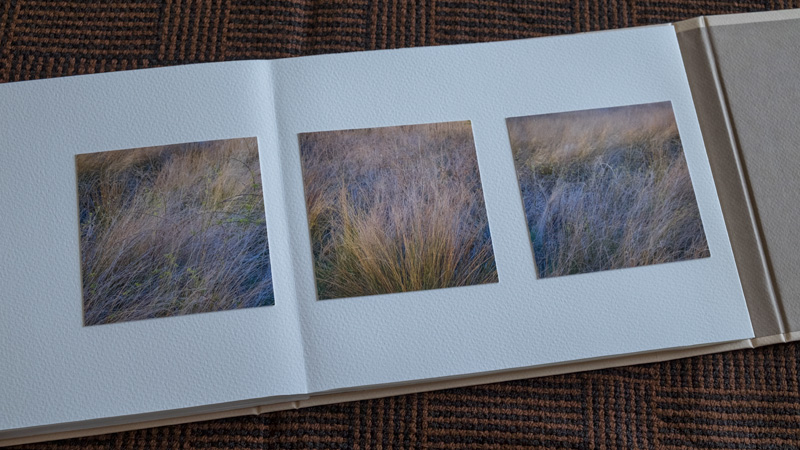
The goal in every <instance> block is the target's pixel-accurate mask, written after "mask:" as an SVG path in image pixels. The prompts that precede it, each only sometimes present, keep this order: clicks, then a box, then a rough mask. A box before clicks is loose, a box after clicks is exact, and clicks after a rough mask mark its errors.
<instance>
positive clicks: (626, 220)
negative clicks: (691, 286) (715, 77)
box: [506, 102, 710, 277]
mask: <svg viewBox="0 0 800 450" xmlns="http://www.w3.org/2000/svg"><path fill="white" fill-rule="evenodd" d="M506 124H507V126H508V133H509V137H510V141H511V149H512V152H513V156H514V165H515V167H516V171H517V177H518V180H519V187H520V191H521V194H522V202H523V206H524V209H525V215H526V218H527V220H528V231H529V233H530V240H531V243H532V246H533V254H534V259H535V260H536V266H537V270H538V272H539V277H554V276H561V275H568V274H576V273H587V272H596V271H600V270H610V269H619V268H626V267H637V266H644V265H650V264H659V263H666V262H672V261H684V260H690V259H695V258H703V257H707V256H709V254H710V253H709V249H708V243H707V242H706V237H705V233H704V232H703V224H702V222H701V220H700V212H699V210H698V207H697V202H696V200H695V195H694V190H693V188H692V181H691V179H690V178H689V170H688V168H687V165H686V160H685V158H684V155H683V147H682V146H681V140H680V136H679V135H678V126H677V124H676V122H675V116H674V115H673V112H672V105H671V104H670V103H669V102H663V103H652V104H645V105H633V106H623V107H616V108H605V109H593V110H586V111H575V112H565V113H557V114H546V115H539V116H525V117H514V118H509V119H506Z"/></svg>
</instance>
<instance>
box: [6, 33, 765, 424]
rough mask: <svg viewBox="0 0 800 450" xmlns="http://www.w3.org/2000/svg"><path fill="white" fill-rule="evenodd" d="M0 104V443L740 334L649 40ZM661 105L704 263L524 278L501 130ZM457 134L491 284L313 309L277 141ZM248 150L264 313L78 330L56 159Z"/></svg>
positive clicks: (682, 123) (65, 191)
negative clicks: (215, 144)
mask: <svg viewBox="0 0 800 450" xmlns="http://www.w3.org/2000/svg"><path fill="white" fill-rule="evenodd" d="M273 81H274V85H273ZM273 95H274V105H273V102H272V100H273ZM0 100H1V101H0V145H2V146H3V148H2V151H0V192H1V193H2V196H0V241H1V242H2V243H3V250H4V251H3V252H2V254H0V267H2V268H3V272H2V273H0V286H2V291H0V379H2V380H3V382H2V383H0V429H10V428H19V427H28V426H35V425H43V424H49V423H58V422H66V421H78V420H85V419H92V418H100V417H110V416H118V415H126V414H136V413H145V412H150V411H158V410H165V409H176V408H184V407H190V406H197V405H203V404H211V403H222V402H230V401H236V400H242V399H249V398H258V397H266V396H272V395H288V394H301V393H304V392H306V391H307V390H310V391H323V390H328V389H336V388H346V387H355V386H362V385H374V384H382V383H388V382H397V381H406V380H414V379H425V378H434V377H442V376H450V375H459V374H468V373H474V372H482V371H492V370H500V369H506V368H513V367H526V366H533V365H538V364H546V363H553V362H561V361H569V360H575V359H583V358H591V357H598V356H607V355H616V354H622V353H631V352H639V351H647V350H654V349H661V348H670V347H678V346H684V345H694V344H701V343H711V342H719V341H726V340H733V339H741V338H748V337H751V336H752V331H751V329H750V323H749V319H748V316H747V310H746V308H745V304H744V301H743V299H742V295H741V289H740V287H739V282H738V278H737V276H736V270H735V267H734V265H733V258H732V254H731V251H730V247H729V244H728V238H727V235H726V232H725V227H724V224H723V222H722V215H721V211H720V209H719V205H718V202H717V200H716V196H715V193H714V185H713V182H712V178H711V173H710V171H709V168H708V163H707V161H706V159H705V156H704V150H703V146H702V141H701V137H700V132H699V129H698V127H697V123H696V118H695V115H694V109H693V107H692V103H691V98H690V95H689V89H688V86H687V83H686V80H685V76H684V74H683V66H682V63H681V59H680V55H679V53H678V46H677V43H676V41H675V34H674V31H673V29H672V28H671V27H669V26H663V27H650V28H645V29H636V30H624V31H615V32H605V33H596V34H591V35H580V36H568V37H560V38H545V39H536V40H526V41H517V42H507V43H494V44H479V45H473V46H455V47H436V48H425V49H411V50H400V51H387V52H370V53H358V54H348V55H334V56H320V57H309V58H296V59H290V60H282V61H274V62H272V63H269V62H239V63H223V64H208V65H199V66H187V67H176V68H169V69H155V70H147V71H136V72H126V73H120V74H108V75H99V76H91V77H75V78H67V79H61V80H51V81H43V82H32V83H21V84H12V85H6V86H0ZM665 100H670V101H672V104H673V107H674V111H675V115H676V117H677V121H678V125H679V128H680V133H681V138H682V142H683V146H684V149H685V154H686V158H687V161H688V163H689V167H690V172H691V176H692V179H693V183H694V188H695V192H696V195H697V202H698V205H699V207H700V211H701V215H702V219H703V224H704V228H705V232H706V236H707V239H708V242H709V245H710V249H711V253H712V257H711V258H706V259H701V260H694V261H686V262H679V263H671V264H663V265H658V266H649V267H640V268H635V269H625V270H617V271H607V272H598V273H592V274H583V275H574V276H568V277H559V278H555V279H547V280H537V279H536V277H535V275H534V274H535V271H534V265H533V258H532V255H531V250H530V248H531V246H530V242H529V241H528V234H527V232H526V227H525V219H524V216H523V211H522V205H521V203H520V197H519V190H518V187H517V183H516V174H515V172H514V166H513V162H512V159H511V152H510V147H509V143H508V134H507V131H506V128H505V118H506V117H512V116H521V115H531V114H540V113H550V112H557V111H569V110H579V109H587V108H600V107H609V106H618V105H628V104H636V103H648V102H656V101H665ZM273 106H274V108H273ZM276 120H277V122H276ZM455 120H470V121H471V122H472V127H473V132H474V137H475V144H476V148H477V154H478V163H479V166H480V171H481V179H482V182H483V189H484V194H485V199H486V205H487V214H488V218H489V222H490V227H491V233H492V241H493V245H494V252H495V258H496V262H497V267H498V272H499V278H500V282H499V283H497V284H492V285H481V286H471V287H463V288H451V289H443V290H436V291H423V292H411V293H403V294H391V295H382V296H371V297H361V298H354V299H339V300H325V301H317V300H316V299H315V291H314V278H313V270H312V261H311V249H310V242H309V237H308V228H307V223H306V213H305V203H304V197H303V190H302V179H301V170H300V161H299V152H298V147H297V133H300V132H310V131H323V130H340V129H350V128H365V127H378V126H391V125H404V124H415V123H430V122H442V121H455ZM278 128H279V129H280V132H276V129H278ZM276 133H277V134H276ZM248 136H257V137H258V138H259V152H260V157H261V166H262V174H263V177H264V183H263V185H264V190H265V202H266V211H267V222H268V226H269V243H270V257H271V259H272V270H273V280H274V283H275V293H276V305H275V306H271V307H262V308H249V309H242V310H236V311H224V312H215V313H207V314H194V315H187V316H181V317H172V318H165V319H155V320H141V321H136V322H126V323H119V324H112V325H102V326H92V327H83V326H82V310H81V307H82V303H81V302H82V300H81V292H80V264H79V249H78V218H77V206H76V202H77V198H76V191H75V167H74V155H75V154H76V153H86V152H93V151H105V150H113V149H124V148H135V147H145V146H152V145H164V144H174V143H181V142H194V141H201V140H212V139H224V138H235V137H248ZM284 183H285V184H284ZM295 300H296V301H295ZM298 318H299V320H300V323H301V326H300V327H298V325H297V324H298ZM300 329H302V332H303V336H302V338H301V336H300V334H299V332H300ZM303 342H305V348H304V345H303ZM304 356H305V357H306V361H305V364H304V361H303V357H304ZM306 366H307V367H306ZM306 370H307V371H308V372H306ZM307 377H308V384H307V382H306V380H307Z"/></svg>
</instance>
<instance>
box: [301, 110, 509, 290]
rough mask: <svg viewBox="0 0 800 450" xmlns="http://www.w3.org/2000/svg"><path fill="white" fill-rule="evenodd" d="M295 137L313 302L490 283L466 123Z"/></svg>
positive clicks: (492, 271) (491, 265) (487, 240)
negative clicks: (314, 285)
mask: <svg viewBox="0 0 800 450" xmlns="http://www.w3.org/2000/svg"><path fill="white" fill-rule="evenodd" d="M299 144H300V153H301V161H302V167H303V184H304V188H305V196H306V206H307V212H308V223H309V229H310V233H311V243H312V250H313V258H314V273H315V277H316V283H317V296H318V298H319V299H320V300H322V299H332V298H342V297H356V296H364V295H373V294H387V293H395V292H409V291H419V290H427V289H439V288H447V287H454V286H469V285H476V284H483V283H494V282H497V279H498V278H497V268H496V267H495V262H494V252H493V250H492V240H491V236H490V234H489V223H488V221H487V219H486V209H485V206H484V199H483V189H482V188H481V180H480V175H479V173H478V161H477V156H476V153H475V143H474V141H473V138H472V125H471V123H470V122H469V121H465V122H448V123H434V124H424V125H408V126H396V127H385V128H370V129H362V130H343V131H326V132H318V133H303V134H300V135H299Z"/></svg>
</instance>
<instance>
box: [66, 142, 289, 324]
mask: <svg viewBox="0 0 800 450" xmlns="http://www.w3.org/2000/svg"><path fill="white" fill-rule="evenodd" d="M75 165H76V168H77V181H78V213H79V218H80V249H81V276H82V282H83V312H84V325H87V326H88V325H98V324H107V323H114V322H126V321H130V320H140V319H150V318H156V317H167V316H178V315H183V314H193V313H202V312H210V311H223V310H230V309H238V308H249V307H256V306H266V305H272V304H274V303H275V298H274V295H273V290H272V276H271V270H270V260H269V247H268V244H267V226H266V216H265V212H264V198H263V194H262V191H261V170H260V167H259V161H258V143H257V140H256V138H242V139H226V140H219V141H208V142H193V143H184V144H175V145H165V146H160V147H148V148H136V149H129V150H115V151H107V152H100V153H88V154H80V155H76V157H75Z"/></svg>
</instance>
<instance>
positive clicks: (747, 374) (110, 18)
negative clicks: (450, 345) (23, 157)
mask: <svg viewBox="0 0 800 450" xmlns="http://www.w3.org/2000/svg"><path fill="white" fill-rule="evenodd" d="M791 7H795V8H796V7H800V0H786V1H767V0H764V1H761V2H751V3H748V2H738V1H712V0H706V1H702V2H690V1H688V0H686V1H676V0H662V1H636V0H619V1H617V0H553V1H535V2H529V3H525V4H515V3H513V2H508V1H504V0H486V1H479V0H465V1H458V0H449V1H442V0H420V1H418V2H415V1H412V0H381V1H368V0H362V1H356V0H353V1H337V2H331V3H326V2H304V1H292V0H283V1H277V2H271V3H269V4H268V5H262V4H261V2H255V1H252V2H248V1H236V0H173V1H167V2H164V3H159V2H149V1H130V2H125V1H118V2H115V3H105V2H90V1H60V2H47V1H44V0H37V1H10V2H8V1H7V2H5V3H3V4H2V6H1V7H0V80H1V81H4V82H6V81H17V80H30V79H37V78H48V77H57V76H63V75H73V74H82V73H92V72H106V71H114V70H126V69H135V68H143V67H155V66H165V65H173V64H184V63H195V62H204V61H223V60H234V59H248V58H278V57H288V56H296V55H309V54H317V53H332V52H343V51H357V50H371V49H379V48H396V47H410V46H425V45H441V44H455V43H462V42H481V41H491V40H500V39H515V38H525V37H533V36H542V35H553V34H567V33H575V32H581V31H591V30H601V29H609V28H619V27H629V26H637V25H646V24H652V23H662V22H669V21H675V20H681V19H685V18H690V17H694V16H697V15H701V14H720V13H734V12H745V11H759V10H767V9H780V8H791ZM798 362H800V345H798V344H787V345H778V346H772V347H766V348H761V349H757V350H748V351H738V352H733V353H726V354H718V355H711V356H704V357H698V358H691V359H685V360H679V361H673V362H666V363H661V364H651V365H645V366H637V367H630V368H621V369H612V370H602V371H596V372H590V373H581V374H574V375H566V376H556V377H548V378H541V379H532V380H523V381H516V382H509V383H502V384H494V385H485V386H477V387H470V388H464V389H454V390H449V391H441V392H431V393H422V394H416V395H408V396H402V397H394V398H387V399H380V400H373V401H363V402H356V403H347V404H339V405H332V406H324V407H317V408H311V409H305V410H300V411H286V412H277V413H271V414H265V415H262V416H259V417H242V418H235V419H228V420H217V421H211V422H204V423H192V424H187V425H178V426H171V427H163V428H156V429H149V430H142V431H134V432H127V433H119V434H112V435H105V436H99V437H92V438H84V439H75V440H70V441H62V442H54V443H48V444H39V445H32V446H28V447H26V448H48V449H78V448H114V449H150V448H158V449H161V448H165V449H167V448H180V449H195V448H203V449H205V448H209V449H211V448H232V449H239V448H248V449H261V448H265V449H266V448H320V449H322V448H326V449H327V448H358V449H392V448H403V449H405V448H409V449H416V448H431V449H433V448H446V449H459V448H475V449H501V448H521V447H523V448H537V447H566V448H673V447H675V448H678V447H680V448H696V447H704V448H753V449H756V448H757V449H766V448H800V385H799V384H798V370H800V365H799V364H798ZM0 382H2V381H1V380H0Z"/></svg>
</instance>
